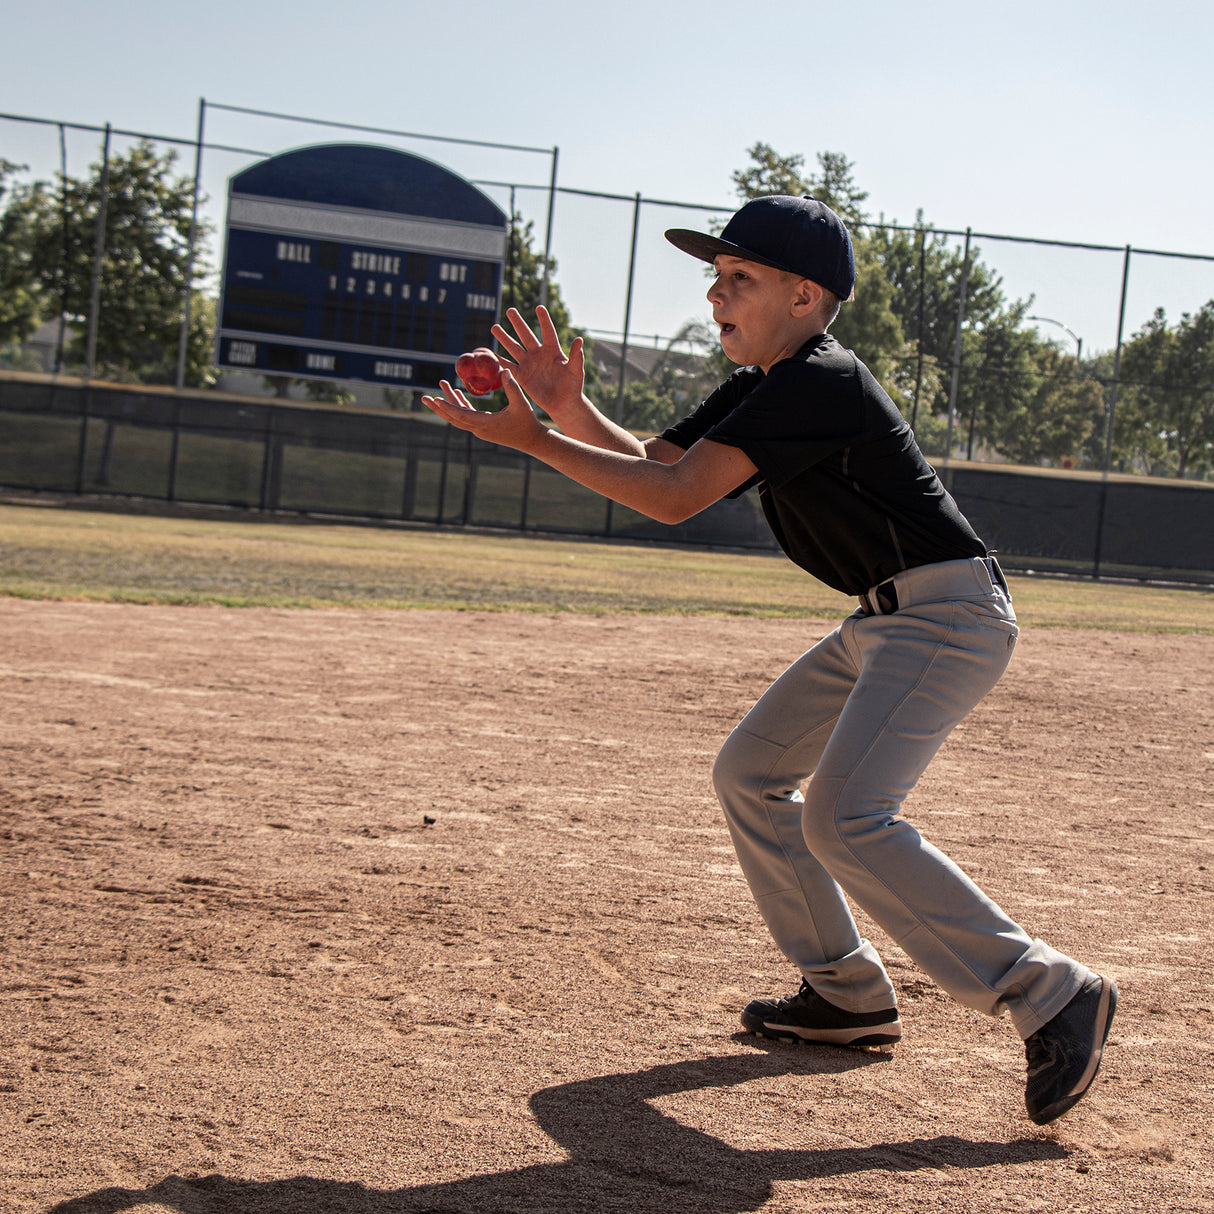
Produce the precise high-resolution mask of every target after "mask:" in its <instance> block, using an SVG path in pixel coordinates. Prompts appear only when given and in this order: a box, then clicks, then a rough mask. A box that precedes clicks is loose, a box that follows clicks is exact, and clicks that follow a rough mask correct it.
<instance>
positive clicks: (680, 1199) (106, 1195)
mask: <svg viewBox="0 0 1214 1214" xmlns="http://www.w3.org/2000/svg"><path fill="white" fill-rule="evenodd" d="M746 1040H747V1041H751V1042H752V1041H753V1038H746ZM887 1058H888V1055H883V1054H871V1053H864V1052H860V1051H842V1050H832V1049H800V1050H794V1049H790V1048H776V1049H771V1050H764V1049H760V1050H757V1051H756V1052H754V1053H748V1054H741V1055H734V1056H731V1057H725V1058H706V1059H703V1060H700V1061H697V1062H692V1061H688V1062H677V1063H671V1064H670V1065H668V1066H658V1067H653V1068H651V1069H649V1070H645V1071H634V1072H631V1073H628V1074H622V1075H602V1076H598V1077H596V1078H593V1079H581V1080H577V1081H576V1082H574V1083H566V1084H561V1085H559V1086H557V1087H551V1088H544V1089H543V1090H542V1091H539V1092H536V1093H535V1095H534V1096H532V1098H531V1102H530V1103H531V1109H532V1112H534V1114H535V1116H536V1118H537V1119H538V1121H539V1123H540V1125H541V1126H542V1127H543V1128H544V1130H545V1131H546V1132H547V1133H548V1134H549V1135H551V1137H552V1138H553V1139H554V1140H555V1141H556V1142H557V1143H558V1144H559V1145H560V1146H561V1147H563V1148H564V1149H565V1150H566V1151H567V1152H568V1153H569V1156H570V1158H569V1159H568V1160H567V1161H565V1162H563V1163H543V1164H533V1165H531V1166H529V1167H520V1168H515V1169H509V1170H505V1171H500V1172H493V1173H490V1174H487V1175H482V1176H470V1177H467V1178H466V1179H463V1180H454V1181H449V1182H447V1183H445V1184H430V1185H417V1186H413V1187H409V1188H405V1189H394V1190H387V1189H373V1188H367V1187H365V1186H364V1185H361V1184H358V1183H356V1182H344V1181H337V1180H320V1179H316V1178H314V1177H309V1176H294V1177H291V1178H289V1179H286V1180H270V1181H251V1180H235V1179H229V1178H228V1177H226V1176H220V1175H213V1176H206V1177H202V1178H199V1179H193V1180H186V1179H183V1178H181V1177H179V1176H169V1177H167V1178H166V1179H165V1180H163V1181H161V1182H160V1183H159V1184H156V1185H153V1186H152V1187H151V1188H148V1189H142V1190H132V1189H117V1188H110V1189H101V1190H98V1191H97V1192H95V1193H90V1194H88V1195H86V1196H84V1197H78V1198H75V1199H73V1200H71V1201H65V1202H61V1203H60V1204H58V1205H56V1206H54V1207H53V1208H52V1209H51V1210H50V1211H48V1214H118V1212H119V1211H124V1210H138V1207H140V1206H142V1205H151V1204H155V1205H159V1206H161V1207H165V1208H167V1209H169V1210H173V1211H178V1212H179V1214H303V1212H305V1211H306V1212H307V1214H339V1212H340V1214H440V1212H442V1214H457V1212H463V1211H468V1212H473V1211H474V1212H475V1214H494V1212H496V1211H506V1210H510V1211H527V1212H528V1214H545V1212H551V1214H569V1212H572V1211H577V1210H594V1211H595V1212H596V1214H601V1212H603V1211H610V1210H620V1211H629V1212H632V1211H637V1210H662V1211H665V1212H669V1214H740V1212H741V1211H745V1210H755V1209H758V1208H759V1207H761V1206H762V1205H763V1204H764V1203H765V1202H766V1201H768V1200H769V1199H770V1198H771V1196H772V1183H773V1182H774V1181H778V1180H811V1179H819V1178H822V1177H829V1176H841V1175H847V1174H849V1173H854V1172H863V1171H867V1170H870V1169H871V1170H880V1171H914V1170H915V1169H918V1168H936V1167H952V1168H980V1167H989V1166H992V1165H1000V1164H1002V1165H1006V1164H1015V1163H1028V1162H1035V1161H1040V1160H1045V1159H1062V1158H1065V1157H1066V1154H1067V1152H1066V1151H1065V1150H1064V1149H1063V1148H1062V1147H1060V1146H1059V1145H1058V1144H1057V1143H1053V1142H1048V1141H1042V1140H1037V1139H1019V1140H1016V1141H1013V1142H1006V1143H1005V1142H975V1141H972V1140H970V1139H965V1138H955V1137H952V1136H940V1137H936V1138H916V1139H912V1140H910V1141H906V1142H886V1143H875V1144H873V1145H872V1146H855V1147H833V1148H829V1149H820V1150H810V1149H804V1150H797V1149H782V1148H776V1149H760V1150H740V1149H738V1148H736V1147H732V1146H728V1145H727V1144H725V1143H723V1142H721V1141H720V1140H719V1139H717V1138H713V1137H711V1136H710V1135H708V1134H704V1133H701V1132H700V1131H699V1130H694V1129H690V1128H689V1127H687V1126H684V1125H681V1124H680V1123H679V1122H677V1121H675V1120H674V1119H673V1118H671V1117H667V1116H665V1115H664V1114H662V1113H660V1112H659V1111H658V1110H657V1109H656V1108H654V1107H653V1106H652V1105H651V1104H650V1103H649V1101H651V1100H654V1099H657V1098H660V1097H662V1096H668V1095H673V1094H675V1093H678V1092H691V1091H696V1090H699V1089H702V1088H716V1087H728V1086H731V1085H733V1084H739V1083H745V1082H746V1081H748V1080H752V1079H762V1078H765V1077H771V1076H775V1075H781V1074H800V1075H832V1074H838V1073H841V1072H843V1071H846V1070H851V1069H853V1068H855V1067H859V1066H872V1065H876V1064H878V1063H880V1062H881V1061H883V1060H886V1059H887ZM760 1116H761V1114H760ZM749 1128H751V1129H756V1128H761V1127H760V1126H758V1125H756V1126H753V1127H749ZM773 1128H781V1129H782V1128H783V1126H780V1127H773ZM437 1137H438V1135H437V1132H436V1135H435V1138H436V1142H435V1149H436V1150H439V1149H441V1143H439V1142H438V1141H437Z"/></svg>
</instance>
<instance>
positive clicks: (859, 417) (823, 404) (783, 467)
mask: <svg viewBox="0 0 1214 1214" xmlns="http://www.w3.org/2000/svg"><path fill="white" fill-rule="evenodd" d="M850 369H851V373H850V374H847V373H844V374H843V375H840V374H838V372H837V370H836V371H832V372H831V373H828V374H823V373H822V371H821V370H820V369H819V368H818V367H815V366H814V365H812V364H808V363H806V362H804V361H801V360H794V359H788V360H785V361H784V362H781V363H777V364H776V366H774V367H773V368H772V369H771V374H770V375H767V376H766V377H764V378H762V379H760V380H759V382H758V383H757V384H756V385H755V386H754V387H753V389H752V390H751V391H750V392H748V393H747V394H746V396H745V397H744V398H743V399H742V400H741V401H739V402H738V404H737V405H736V407H735V408H733V409H732V410H730V412H729V413H728V414H727V415H725V416H724V417H722V418H721V419H720V420H719V421H717V422H716V424H714V425H713V426H711V427H710V428H709V429H708V430H707V431H706V432H705V433H704V435H703V437H704V438H710V439H712V440H713V441H715V442H720V443H728V444H729V445H730V446H732V447H737V448H738V449H739V450H741V451H743V452H745V453H746V455H747V456H748V457H749V458H750V461H751V462H752V463H753V464H754V466H755V467H756V468H758V470H759V475H760V477H761V478H762V479H763V480H765V481H767V483H768V484H769V485H770V486H771V487H772V488H773V489H778V488H780V487H781V486H783V485H785V484H786V483H787V482H788V481H790V480H792V479H793V478H794V477H795V476H797V475H799V474H800V473H801V472H804V471H805V469H806V468H809V467H812V466H813V465H814V464H817V463H819V462H820V461H821V460H823V459H825V458H826V457H827V456H829V455H832V454H834V452H836V451H841V450H842V449H843V448H845V447H849V446H851V445H853V444H854V443H855V442H856V441H857V440H858V439H860V438H862V437H863V435H864V432H865V409H864V399H863V394H862V392H861V389H860V384H859V377H858V375H857V374H856V373H855V366H854V363H852V364H851V368H850ZM710 399H711V398H710Z"/></svg>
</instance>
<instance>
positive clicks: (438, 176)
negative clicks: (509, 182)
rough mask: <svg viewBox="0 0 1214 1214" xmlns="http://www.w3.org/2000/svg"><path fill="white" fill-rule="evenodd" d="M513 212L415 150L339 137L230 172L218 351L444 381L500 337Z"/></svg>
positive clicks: (281, 366) (285, 365) (414, 382)
mask: <svg viewBox="0 0 1214 1214" xmlns="http://www.w3.org/2000/svg"><path fill="white" fill-rule="evenodd" d="M507 228H508V219H507V216H506V214H505V212H504V211H502V210H501V208H500V207H498V206H497V205H496V204H495V203H494V202H493V201H492V200H491V199H490V198H488V197H487V196H486V195H485V194H483V193H482V192H481V191H480V190H478V189H477V188H476V187H475V186H473V185H472V184H471V183H470V182H467V181H465V180H464V179H463V178H461V177H458V176H457V175H456V174H454V173H452V172H450V171H449V170H447V169H445V168H443V167H442V166H441V165H437V164H435V163H434V162H433V161H429V160H425V159H423V158H422V157H419V156H413V155H410V154H408V153H406V152H400V151H397V150H395V149H392V148H382V147H374V146H368V145H362V144H326V145H321V146H316V147H308V148H301V149H297V150H295V151H291V152H285V153H283V154H282V155H280V156H274V157H270V158H269V159H268V160H264V161H261V162H260V163H259V164H257V165H254V166H252V167H251V168H249V169H246V170H244V171H243V172H241V173H238V174H236V175H235V176H234V177H233V178H232V179H231V181H230V183H229V191H228V217H227V227H226V239H225V247H224V265H223V290H222V297H221V301H220V317H219V328H218V333H217V339H216V340H217V346H218V349H217V354H216V362H217V363H218V365H219V366H221V367H229V368H232V369H240V370H246V371H257V372H261V373H263V374H267V375H289V376H298V377H301V378H315V379H343V380H365V381H368V382H371V383H379V384H384V385H388V386H393V387H400V388H426V389H431V388H436V387H437V386H438V381H439V380H440V379H443V378H445V379H454V378H455V359H456V357H457V356H458V355H459V354H460V353H462V352H463V351H465V350H470V349H473V348H474V347H476V346H488V345H491V344H492V337H491V335H490V332H489V330H490V327H491V326H492V325H493V323H494V322H495V321H496V320H497V318H498V311H499V299H500V295H501V284H502V267H503V263H504V260H505V251H506V238H507Z"/></svg>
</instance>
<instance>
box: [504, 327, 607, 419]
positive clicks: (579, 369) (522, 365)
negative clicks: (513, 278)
mask: <svg viewBox="0 0 1214 1214" xmlns="http://www.w3.org/2000/svg"><path fill="white" fill-rule="evenodd" d="M535 316H536V319H537V320H538V321H539V328H540V336H539V337H537V336H536V335H535V333H534V332H533V331H532V329H531V326H530V325H528V324H527V322H526V321H525V320H524V319H523V317H522V314H521V313H520V312H519V311H518V309H517V308H510V309H508V310H507V312H506V318H507V319H508V320H509V321H510V324H511V326H512V327H513V329H514V334H515V335H517V336H515V335H512V334H510V333H507V332H506V330H505V329H504V328H502V326H501V325H494V326H493V336H494V337H496V338H497V340H498V343H499V344H500V345H501V347H502V349H503V350H504V351H505V352H506V353H507V354H508V355H509V356H510V357H511V358H512V359H514V365H513V367H512V368H511V369H512V370H513V371H514V372H515V373H516V375H517V376H518V382H519V383H520V384H521V385H522V386H523V388H525V389H526V391H527V393H528V394H529V395H530V396H531V398H532V399H533V400H534V401H536V403H537V404H539V405H540V406H541V407H542V408H543V409H544V411H545V412H546V413H547V414H549V416H551V417H552V418H554V419H555V420H558V421H559V419H560V414H561V411H562V409H564V408H568V407H572V406H575V405H577V404H579V403H580V402H581V399H582V387H583V385H584V383H585V381H586V362H585V354H584V351H583V349H582V339H581V338H580V337H575V338H574V339H573V342H572V343H571V344H570V346H569V353H568V354H567V355H566V353H565V351H564V350H562V349H561V339H560V338H559V337H558V336H557V333H556V326H555V325H554V324H553V323H552V317H551V316H550V315H549V313H548V309H547V308H545V307H544V306H543V305H540V307H538V308H537V309H536V312H535Z"/></svg>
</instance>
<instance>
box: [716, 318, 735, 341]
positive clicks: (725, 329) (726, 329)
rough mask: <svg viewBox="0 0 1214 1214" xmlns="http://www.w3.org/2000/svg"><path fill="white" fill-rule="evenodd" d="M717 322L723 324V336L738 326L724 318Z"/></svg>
mask: <svg viewBox="0 0 1214 1214" xmlns="http://www.w3.org/2000/svg"><path fill="white" fill-rule="evenodd" d="M717 323H718V324H720V326H721V336H722V337H724V336H725V334H726V333H732V332H733V331H734V329H735V328H736V327H737V326H735V325H731V324H727V323H726V322H725V321H723V320H722V321H718V322H717Z"/></svg>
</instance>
